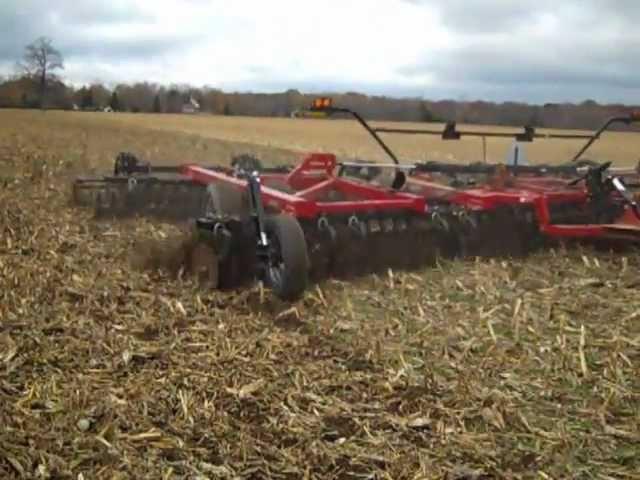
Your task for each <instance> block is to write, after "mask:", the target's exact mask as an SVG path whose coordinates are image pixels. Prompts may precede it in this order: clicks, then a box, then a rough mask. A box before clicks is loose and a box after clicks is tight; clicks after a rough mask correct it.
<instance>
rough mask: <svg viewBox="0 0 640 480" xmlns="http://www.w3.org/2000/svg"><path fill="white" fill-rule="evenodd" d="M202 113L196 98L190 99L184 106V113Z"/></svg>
mask: <svg viewBox="0 0 640 480" xmlns="http://www.w3.org/2000/svg"><path fill="white" fill-rule="evenodd" d="M198 112H200V104H199V103H198V102H197V101H196V99H195V98H193V97H189V101H187V102H185V103H184V104H183V105H182V113H198Z"/></svg>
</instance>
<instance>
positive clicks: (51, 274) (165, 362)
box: [0, 113, 640, 479]
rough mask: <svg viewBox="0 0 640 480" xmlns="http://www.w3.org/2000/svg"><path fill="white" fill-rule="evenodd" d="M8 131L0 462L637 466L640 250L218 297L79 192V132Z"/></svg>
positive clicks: (156, 241) (36, 469) (231, 472)
mask: <svg viewBox="0 0 640 480" xmlns="http://www.w3.org/2000/svg"><path fill="white" fill-rule="evenodd" d="M2 115H6V114H5V113H2ZM3 125H5V126H4V127H3V129H4V130H8V128H7V127H6V125H7V124H6V123H4V124H3ZM0 133H2V134H3V135H2V136H0V152H2V153H1V154H0V168H2V178H3V182H0V205H2V208H1V209H0V232H1V233H0V400H1V401H0V424H1V425H2V427H3V428H2V429H1V430H0V477H2V478H73V479H76V478H105V479H106V478H109V479H112V478H116V479H118V478H194V479H195V478H211V479H213V478H216V479H217V478H228V479H235V478H291V479H300V478H309V479H313V478H316V479H326V478H344V479H347V478H353V479H356V478H381V479H383V478H388V479H391V478H393V479H404V478H406V479H418V478H420V479H422V478H425V479H427V478H448V479H453V478H458V479H480V478H639V477H638V473H637V472H638V471H639V470H640V463H639V460H638V459H639V458H640V448H639V447H638V445H640V427H639V425H640V417H639V413H638V400H639V396H640V393H639V392H640V380H639V378H640V375H639V373H640V372H639V371H638V365H640V356H639V353H638V352H639V351H640V348H639V347H640V322H639V321H638V320H639V318H640V310H639V304H638V302H637V300H636V299H637V289H638V286H639V285H638V280H637V271H638V268H639V267H640V256H637V255H629V256H626V257H624V258H623V257H620V256H614V255H610V254H607V253H605V252H598V253H596V252H593V251H591V250H584V251H578V252H564V251H560V250H558V251H551V252H548V253H546V254H540V255H537V256H534V257H533V258H530V259H527V260H524V261H510V260H504V261H497V260H496V261H489V260H487V261H477V262H474V261H468V262H444V263H442V262H441V263H438V264H437V265H436V266H435V267H433V268H427V269H424V270H421V271H417V272H411V273H401V272H396V271H388V272H386V274H384V275H377V276H370V277H367V278H363V279H360V280H357V281H353V282H348V283H347V282H339V281H331V280H327V281H324V282H321V283H319V284H318V285H317V286H316V287H314V288H311V289H310V290H309V291H308V293H307V294H306V296H305V297H304V299H303V300H302V301H300V302H298V303H296V304H295V305H285V304H282V303H279V302H278V301H277V300H275V299H274V298H273V297H272V296H271V295H270V294H269V293H268V292H267V291H264V290H262V289H261V288H260V286H255V287H252V288H249V289H244V290H242V291H237V292H225V293H222V292H216V291H212V290H210V289H208V288H202V285H201V284H200V283H199V282H198V281H196V280H195V279H194V278H193V276H190V275H185V274H183V273H181V269H180V267H177V268H176V265H181V264H182V265H184V255H185V252H186V251H190V250H189V248H188V247H189V245H190V244H189V242H188V239H189V237H188V235H187V234H185V232H184V231H183V230H181V229H179V228H177V227H175V226H171V225H165V224H158V223H152V222H148V221H139V222H135V221H127V222H118V223H116V222H109V221H101V222H94V221H93V220H91V219H90V218H89V216H90V213H87V212H83V211H78V210H76V209H73V208H72V207H71V206H70V205H69V202H68V188H67V186H68V182H67V176H68V172H69V171H71V170H73V169H74V168H84V166H80V167H78V165H77V164H75V163H74V162H72V161H69V157H67V155H66V153H65V152H67V151H77V152H80V151H81V150H82V149H83V148H85V149H89V150H90V148H88V147H87V146H86V145H84V146H83V145H82V143H81V142H85V141H87V140H86V139H85V140H81V138H82V137H78V139H79V140H78V143H74V142H73V141H71V142H62V141H61V140H60V138H62V137H59V138H58V137H57V135H60V136H63V135H69V132H68V130H65V131H64V132H57V131H56V127H55V125H50V126H49V128H48V129H47V130H43V132H42V141H38V140H37V138H30V137H29V134H27V133H22V132H17V131H13V130H9V131H6V132H0ZM103 141H105V140H103ZM109 141H112V142H113V143H114V144H117V139H113V140H109ZM176 141H180V137H179V136H178V137H177V140H176ZM41 142H45V143H41ZM56 142H59V143H56ZM92 148H95V147H92ZM150 148H151V147H150ZM94 153H97V151H94ZM105 155H106V154H105ZM36 160H37V161H36ZM173 240H178V241H177V242H174V241H173ZM180 242H183V243H180ZM150 246H151V247H153V248H151V247H150ZM140 252H144V255H143V256H142V257H140V256H139V253H140ZM200 253H201V254H203V255H206V252H200ZM172 255H173V256H175V257H176V258H178V260H175V259H174V261H172V260H171V259H172V258H174V257H173V256H172ZM181 255H182V257H181ZM136 258H137V260H138V262H137V263H136V262H132V259H136ZM167 258H168V259H169V260H167ZM145 262H146V263H145ZM146 267H153V268H146ZM156 267H163V268H156Z"/></svg>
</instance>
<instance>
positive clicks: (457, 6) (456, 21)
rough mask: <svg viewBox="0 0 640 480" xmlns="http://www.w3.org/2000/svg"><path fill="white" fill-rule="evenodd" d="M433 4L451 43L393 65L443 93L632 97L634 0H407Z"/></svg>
mask: <svg viewBox="0 0 640 480" xmlns="http://www.w3.org/2000/svg"><path fill="white" fill-rule="evenodd" d="M406 1H410V2H411V3H416V2H417V3H420V4H425V5H426V4H428V5H432V6H434V7H436V11H437V12H438V14H439V16H440V18H441V20H442V22H443V23H444V24H445V25H447V26H448V28H449V31H450V32H451V33H452V34H453V38H454V39H455V42H454V44H452V45H450V46H447V47H443V48H440V49H437V50H435V51H434V50H431V51H429V52H425V53H424V55H423V58H422V59H421V60H420V61H418V62H416V63H414V64H411V65H407V66H405V67H404V68H401V69H399V73H400V74H402V75H406V76H409V77H415V78H418V77H422V76H425V75H430V76H432V77H433V78H435V80H436V83H437V85H438V86H439V89H445V90H446V89H448V90H449V95H450V96H452V97H454V96H461V95H468V96H472V97H476V98H480V97H481V96H485V97H491V98H494V99H500V98H502V99H509V100H530V101H546V100H547V99H548V100H553V101H563V100H567V101H577V100H578V101H579V100H581V99H584V98H595V99H597V100H599V101H608V100H609V101H626V102H635V103H637V102H638V101H639V99H638V96H637V95H638V93H639V92H640V71H639V70H638V69H637V68H636V62H637V58H638V51H640V33H638V30H637V28H636V26H637V25H638V21H640V2H637V1H636V0H620V1H606V0H591V1H583V2H563V3H562V4H558V3H559V2H549V1H546V0H537V1H521V2H511V1H500V0H489V1H473V0H466V1H461V0H450V1H449V2H446V3H440V2H437V3H436V2H434V1H431V0H406Z"/></svg>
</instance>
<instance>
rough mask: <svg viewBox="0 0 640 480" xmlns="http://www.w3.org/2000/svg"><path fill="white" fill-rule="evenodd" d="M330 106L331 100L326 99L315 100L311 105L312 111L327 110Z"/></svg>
mask: <svg viewBox="0 0 640 480" xmlns="http://www.w3.org/2000/svg"><path fill="white" fill-rule="evenodd" d="M331 106H332V101H331V99H330V98H326V97H322V98H316V99H315V100H314V101H313V103H312V104H311V108H312V110H328V109H330V108H331Z"/></svg>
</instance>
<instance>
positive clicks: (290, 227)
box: [264, 214, 310, 301]
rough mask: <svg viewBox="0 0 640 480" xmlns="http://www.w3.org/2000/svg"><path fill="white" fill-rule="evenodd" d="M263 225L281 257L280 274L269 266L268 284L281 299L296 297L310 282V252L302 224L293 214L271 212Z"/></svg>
mask: <svg viewBox="0 0 640 480" xmlns="http://www.w3.org/2000/svg"><path fill="white" fill-rule="evenodd" d="M264 228H265V232H266V234H267V238H268V239H269V241H270V242H271V244H272V247H273V248H274V249H275V250H277V251H278V252H279V256H280V257H281V258H280V261H281V264H280V266H279V269H278V273H279V275H277V274H276V273H275V272H274V270H273V269H272V268H267V271H266V284H267V286H268V287H269V288H270V289H271V290H272V291H273V292H274V293H275V294H276V296H278V297H279V298H280V299H281V300H284V301H295V300H297V299H299V298H300V297H301V296H302V294H303V293H304V291H305V290H306V288H307V285H308V283H309V268H310V267H309V256H308V252H307V242H306V239H305V236H304V232H303V230H302V227H301V226H300V223H298V220H296V219H295V218H294V217H292V216H291V215H285V214H280V215H273V216H268V217H267V218H266V219H265V226H264Z"/></svg>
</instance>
